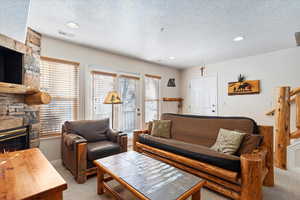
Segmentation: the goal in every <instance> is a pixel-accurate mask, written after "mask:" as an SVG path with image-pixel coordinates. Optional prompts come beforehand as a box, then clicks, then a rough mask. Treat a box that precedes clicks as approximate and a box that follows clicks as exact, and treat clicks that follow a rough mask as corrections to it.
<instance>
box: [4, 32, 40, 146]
mask: <svg viewBox="0 0 300 200" xmlns="http://www.w3.org/2000/svg"><path fill="white" fill-rule="evenodd" d="M40 42H41V35H40V34H39V33H36V32H35V31H33V30H31V29H28V32H27V39H26V45H27V46H29V47H31V48H32V53H30V54H27V55H24V58H23V67H24V70H23V71H24V72H23V73H24V74H23V84H24V85H26V86H31V87H35V88H39V82H40ZM0 46H1V43H0ZM19 126H29V128H30V129H29V133H30V147H38V146H39V143H40V123H39V106H29V105H26V104H25V103H24V95H18V94H4V93H0V130H4V129H10V128H16V127H19Z"/></svg>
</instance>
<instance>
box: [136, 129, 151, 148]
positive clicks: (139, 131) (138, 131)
mask: <svg viewBox="0 0 300 200" xmlns="http://www.w3.org/2000/svg"><path fill="white" fill-rule="evenodd" d="M140 134H150V132H149V130H135V131H133V140H132V142H133V150H134V151H138V149H137V146H136V143H137V142H138V137H139V135H140Z"/></svg>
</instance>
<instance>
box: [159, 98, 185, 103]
mask: <svg viewBox="0 0 300 200" xmlns="http://www.w3.org/2000/svg"><path fill="white" fill-rule="evenodd" d="M162 100H163V101H177V102H182V101H183V98H168V97H164V98H163V99H162Z"/></svg>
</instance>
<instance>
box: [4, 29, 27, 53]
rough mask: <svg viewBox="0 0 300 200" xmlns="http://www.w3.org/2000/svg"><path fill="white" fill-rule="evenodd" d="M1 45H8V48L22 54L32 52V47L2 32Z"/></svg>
mask: <svg viewBox="0 0 300 200" xmlns="http://www.w3.org/2000/svg"><path fill="white" fill-rule="evenodd" d="M0 46H3V47H6V48H8V49H11V50H14V51H17V52H19V53H22V54H27V55H31V54H32V48H31V47H28V46H27V45H25V44H23V43H21V42H18V41H16V40H14V39H12V38H10V37H7V36H5V35H2V34H0Z"/></svg>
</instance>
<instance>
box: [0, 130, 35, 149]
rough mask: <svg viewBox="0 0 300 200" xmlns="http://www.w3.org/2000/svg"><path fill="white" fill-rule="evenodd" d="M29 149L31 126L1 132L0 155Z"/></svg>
mask: <svg viewBox="0 0 300 200" xmlns="http://www.w3.org/2000/svg"><path fill="white" fill-rule="evenodd" d="M28 148H29V126H22V127H18V128H12V129H6V130H0V153H3V152H11V151H18V150H23V149H28Z"/></svg>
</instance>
